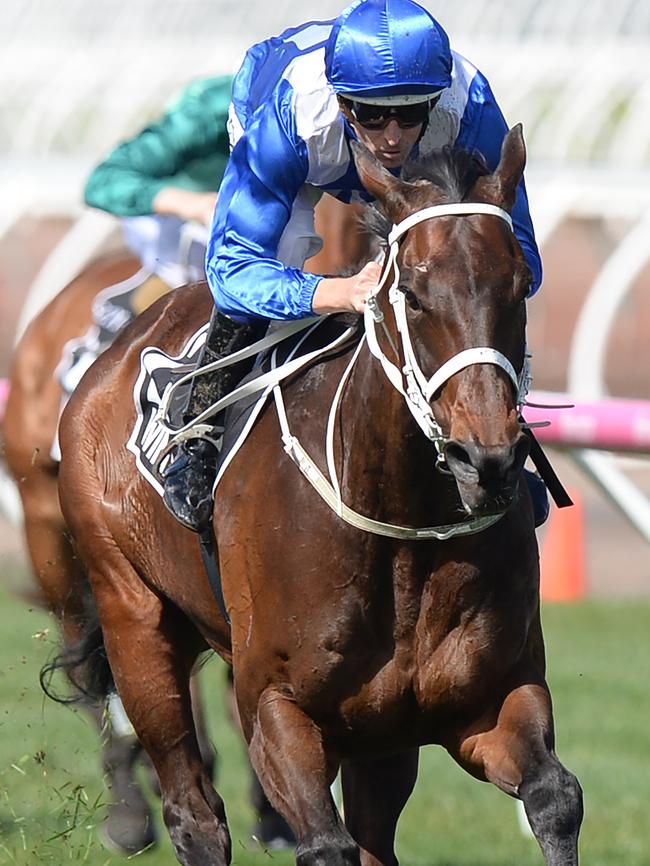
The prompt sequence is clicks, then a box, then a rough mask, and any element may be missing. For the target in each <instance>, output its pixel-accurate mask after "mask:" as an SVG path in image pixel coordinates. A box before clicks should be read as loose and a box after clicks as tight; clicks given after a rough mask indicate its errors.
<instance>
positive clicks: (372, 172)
mask: <svg viewBox="0 0 650 866" xmlns="http://www.w3.org/2000/svg"><path fill="white" fill-rule="evenodd" d="M350 147H351V148H352V155H353V156H354V163H355V165H356V167H357V172H358V174H359V179H360V180H361V183H362V184H363V186H364V189H366V190H367V192H369V193H370V195H371V196H374V198H376V199H378V200H379V201H380V202H385V201H386V200H387V199H389V198H390V199H393V200H394V199H395V198H398V200H401V198H402V195H401V191H402V187H403V184H402V182H401V181H400V180H399V179H398V178H396V177H394V176H393V175H392V174H391V173H390V172H389V171H388V169H387V168H384V166H383V165H382V164H381V163H380V162H379V160H378V159H377V157H376V156H374V155H373V154H372V153H371V152H370V151H369V150H368V148H367V147H365V146H364V145H363V144H361V143H360V142H359V141H351V142H350Z"/></svg>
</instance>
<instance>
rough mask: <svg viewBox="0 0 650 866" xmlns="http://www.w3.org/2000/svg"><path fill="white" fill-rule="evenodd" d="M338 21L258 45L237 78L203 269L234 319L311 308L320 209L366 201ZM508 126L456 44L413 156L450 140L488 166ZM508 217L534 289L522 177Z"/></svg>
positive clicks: (535, 267) (536, 273)
mask: <svg viewBox="0 0 650 866" xmlns="http://www.w3.org/2000/svg"><path fill="white" fill-rule="evenodd" d="M333 23H334V22H332V21H328V22H309V23H307V24H304V25H302V26H300V27H297V28H293V29H291V30H287V31H285V32H284V33H283V34H282V35H281V36H279V37H275V38H272V39H269V40H266V41H265V42H261V43H258V44H257V45H254V46H253V47H252V48H251V49H250V50H249V51H248V52H247V54H246V57H245V59H244V62H243V64H242V66H241V68H240V70H239V72H238V73H237V75H236V77H235V80H234V83H233V103H232V106H231V115H230V131H231V143H232V144H233V145H234V146H233V151H232V155H231V159H230V162H229V164H228V167H227V169H226V172H225V175H224V179H223V183H222V185H221V189H220V192H219V201H218V204H217V209H216V213H215V218H214V223H213V226H212V231H211V237H210V241H209V244H208V249H207V256H206V272H207V277H208V282H209V284H210V288H211V290H212V293H213V296H214V299H215V303H216V305H217V307H218V309H219V310H220V311H221V312H222V313H225V314H226V315H229V316H231V317H232V318H233V319H236V320H239V321H242V320H244V321H245V320H248V319H251V318H267V319H295V318H302V317H305V316H310V315H313V311H312V307H311V304H312V298H313V295H314V292H315V290H316V287H317V285H318V283H319V282H320V280H321V279H322V277H320V276H317V275H314V274H309V273H304V272H303V271H302V267H303V266H304V263H305V260H306V259H307V258H309V257H311V256H312V255H314V254H315V253H316V252H318V250H319V249H320V246H321V241H320V238H319V237H318V235H317V234H316V231H315V228H314V207H315V205H316V203H317V201H318V199H319V198H320V196H321V195H322V194H323V192H328V193H331V194H333V195H335V196H336V197H337V198H339V199H340V200H341V201H344V202H354V201H367V200H369V196H368V195H367V193H366V192H365V190H364V189H363V187H362V184H361V182H360V180H359V177H358V175H357V172H356V169H355V166H354V162H353V160H352V156H351V152H350V148H349V144H348V143H349V140H350V139H353V138H355V134H354V130H353V129H352V127H351V126H350V125H349V124H348V123H347V121H346V120H345V118H344V117H343V115H342V114H341V112H340V111H339V107H338V102H337V98H336V94H335V92H334V89H333V88H332V86H331V85H330V84H329V82H328V81H327V78H326V74H325V45H326V42H327V40H328V37H329V35H330V32H331V30H332V25H333ZM377 63H378V64H380V63H381V57H380V56H379V55H378V60H377ZM507 130H508V126H507V124H506V121H505V119H504V117H503V114H502V113H501V110H500V109H499V106H498V105H497V103H496V100H495V98H494V96H493V94H492V91H491V89H490V86H489V84H488V82H487V80H486V79H485V78H484V76H483V75H482V74H481V73H480V72H479V71H478V70H477V69H476V67H474V66H473V65H472V64H471V63H470V62H469V61H467V60H466V59H465V58H463V57H461V56H460V55H459V54H457V53H456V52H453V51H452V69H451V84H450V86H449V87H448V88H447V89H445V90H444V91H443V93H442V95H441V97H440V100H439V102H438V104H437V105H436V107H435V108H434V110H433V111H432V113H431V119H430V122H429V125H428V127H427V130H426V133H425V135H424V136H423V138H422V139H421V141H420V142H419V145H418V147H417V150H416V154H417V152H418V151H419V153H420V154H421V155H426V154H427V153H430V152H431V151H433V150H437V149H439V148H441V147H443V146H444V145H453V144H455V145H457V146H459V147H463V148H466V149H467V150H470V151H472V150H477V151H479V152H480V153H482V154H483V155H484V157H485V158H486V160H487V163H488V165H489V167H490V168H491V169H492V170H493V169H494V168H496V166H497V164H498V161H499V156H500V151H501V144H502V142H503V138H504V136H505V134H506V132H507ZM512 217H513V226H514V231H515V234H516V236H517V238H518V240H519V242H520V244H521V246H522V249H523V251H524V254H525V256H526V260H527V262H528V265H529V267H530V269H531V271H532V274H533V285H532V287H531V294H533V293H534V292H535V291H537V289H538V288H539V285H540V283H541V279H542V266H541V261H540V256H539V251H538V249H537V244H536V242H535V236H534V232H533V227H532V223H531V219H530V214H529V210H528V199H527V196H526V190H525V187H524V183H523V181H522V182H521V184H520V186H519V189H518V194H517V200H516V203H515V207H514V210H513V214H512Z"/></svg>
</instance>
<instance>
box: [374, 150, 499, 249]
mask: <svg viewBox="0 0 650 866" xmlns="http://www.w3.org/2000/svg"><path fill="white" fill-rule="evenodd" d="M489 173H490V170H489V168H488V167H487V164H486V162H485V159H484V158H483V156H482V155H481V154H479V153H476V152H474V153H470V152H469V151H467V150H463V149H462V148H453V147H443V148H442V149H441V150H436V151H434V152H433V153H431V154H429V155H428V156H425V157H422V158H420V159H417V160H410V161H409V162H407V163H405V165H404V167H403V169H402V173H401V179H402V180H403V181H405V182H407V183H418V182H421V181H425V182H427V183H431V184H433V185H434V186H436V187H437V188H438V189H439V190H440V192H442V194H443V195H444V197H445V198H446V200H447V201H448V202H460V201H464V200H465V198H466V196H467V195H468V194H469V193H470V191H471V190H472V189H473V187H474V184H475V183H476V181H477V180H478V179H479V177H484V176H485V175H486V174H489ZM363 222H364V225H365V227H366V230H367V231H368V232H370V233H371V234H373V235H375V236H377V237H378V238H379V239H380V240H382V241H385V240H386V238H387V237H388V233H389V232H390V229H391V228H392V224H391V222H390V220H388V218H387V217H386V216H385V214H383V213H382V211H381V210H380V207H379V205H378V204H377V203H372V204H371V205H369V206H368V207H367V208H366V211H365V214H364V219H363Z"/></svg>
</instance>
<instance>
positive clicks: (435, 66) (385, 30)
mask: <svg viewBox="0 0 650 866" xmlns="http://www.w3.org/2000/svg"><path fill="white" fill-rule="evenodd" d="M451 67H452V59H451V51H450V48H449V38H448V36H447V34H446V33H445V31H444V30H443V29H442V27H441V26H440V25H439V24H438V22H437V21H436V20H435V18H433V16H432V15H431V14H430V13H429V12H427V10H426V9H423V8H422V6H419V5H418V4H417V3H415V2H413V0H355V2H354V3H352V5H351V6H348V8H347V9H345V10H344V11H343V12H342V13H341V15H339V17H338V18H337V19H336V21H335V22H334V26H333V27H332V32H331V34H330V37H329V39H328V41H327V44H326V46H325V72H326V75H327V80H328V81H329V83H330V84H331V85H332V87H333V88H334V90H335V91H336V92H337V93H340V94H342V95H347V96H350V97H353V98H355V99H357V100H359V101H361V100H362V99H366V97H367V99H368V101H373V102H382V103H383V102H409V101H416V100H423V99H426V98H430V97H431V96H434V95H435V94H437V93H439V92H440V91H441V90H444V89H445V88H446V87H449V85H450V84H451ZM409 97H410V98H409Z"/></svg>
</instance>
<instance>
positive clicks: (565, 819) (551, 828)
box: [519, 758, 583, 842]
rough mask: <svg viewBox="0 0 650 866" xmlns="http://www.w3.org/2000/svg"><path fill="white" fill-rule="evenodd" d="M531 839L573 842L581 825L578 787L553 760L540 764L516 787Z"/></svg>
mask: <svg viewBox="0 0 650 866" xmlns="http://www.w3.org/2000/svg"><path fill="white" fill-rule="evenodd" d="M519 796H520V797H521V799H522V800H523V802H524V806H525V808H526V814H527V815H528V820H529V821H530V826H531V828H532V830H533V832H534V833H535V836H536V837H537V838H538V839H539V840H540V842H542V841H543V840H544V839H547V840H551V839H553V840H556V841H559V840H574V839H576V838H577V835H578V831H579V830H580V825H581V823H582V816H583V805H582V788H581V787H580V783H579V782H578V780H577V779H576V777H575V776H574V775H573V774H572V773H570V772H569V771H568V770H567V769H566V767H564V766H563V765H562V764H561V763H560V762H559V761H558V760H557V758H553V759H552V760H550V761H549V762H547V763H545V764H543V765H542V766H541V767H540V768H539V771H538V772H537V773H535V774H533V775H531V777H530V778H526V779H525V780H524V781H523V782H522V784H521V785H520V788H519Z"/></svg>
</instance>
